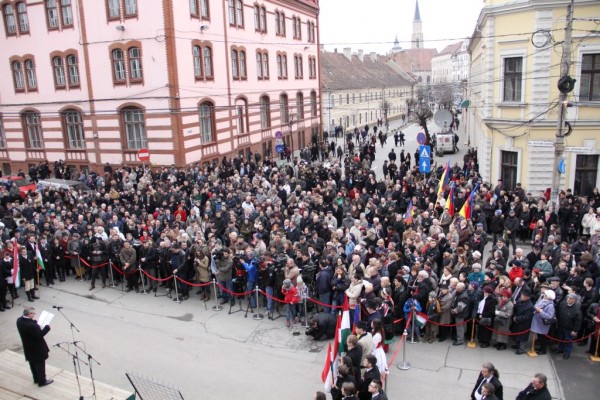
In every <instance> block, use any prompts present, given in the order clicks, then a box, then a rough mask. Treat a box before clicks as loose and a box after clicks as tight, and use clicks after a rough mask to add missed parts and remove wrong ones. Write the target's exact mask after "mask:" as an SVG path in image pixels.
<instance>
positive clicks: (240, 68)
mask: <svg viewBox="0 0 600 400" xmlns="http://www.w3.org/2000/svg"><path fill="white" fill-rule="evenodd" d="M231 76H232V77H233V79H246V78H247V77H248V74H247V68H246V52H245V51H244V50H237V49H235V48H234V49H232V50H231Z"/></svg>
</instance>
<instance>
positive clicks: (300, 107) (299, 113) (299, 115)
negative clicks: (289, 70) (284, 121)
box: [296, 92, 304, 121]
mask: <svg viewBox="0 0 600 400" xmlns="http://www.w3.org/2000/svg"><path fill="white" fill-rule="evenodd" d="M302 119H304V94H302V92H298V93H296V120H297V121H300V120H302Z"/></svg>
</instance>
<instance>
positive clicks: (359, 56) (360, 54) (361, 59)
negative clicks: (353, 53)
mask: <svg viewBox="0 0 600 400" xmlns="http://www.w3.org/2000/svg"><path fill="white" fill-rule="evenodd" d="M357 55H358V59H359V60H360V62H363V60H364V58H365V56H364V53H363V51H362V49H358V54H357Z"/></svg>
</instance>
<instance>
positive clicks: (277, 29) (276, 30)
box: [275, 11, 281, 36]
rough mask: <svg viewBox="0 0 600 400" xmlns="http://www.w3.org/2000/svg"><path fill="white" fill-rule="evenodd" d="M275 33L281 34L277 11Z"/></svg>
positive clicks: (276, 12) (277, 12)
mask: <svg viewBox="0 0 600 400" xmlns="http://www.w3.org/2000/svg"><path fill="white" fill-rule="evenodd" d="M275 35H277V36H281V26H280V22H279V11H275Z"/></svg>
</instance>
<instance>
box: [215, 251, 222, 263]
mask: <svg viewBox="0 0 600 400" xmlns="http://www.w3.org/2000/svg"><path fill="white" fill-rule="evenodd" d="M223 256H224V254H223V250H217V251H215V254H214V257H215V260H217V261H220V260H222V259H223Z"/></svg>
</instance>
